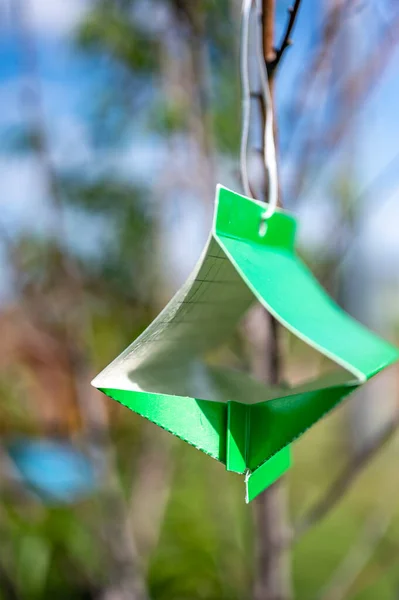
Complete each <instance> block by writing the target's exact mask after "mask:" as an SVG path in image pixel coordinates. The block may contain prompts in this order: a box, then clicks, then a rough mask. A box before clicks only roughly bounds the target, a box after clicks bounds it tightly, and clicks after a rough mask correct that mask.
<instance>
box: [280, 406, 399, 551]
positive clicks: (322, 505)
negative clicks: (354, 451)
mask: <svg viewBox="0 0 399 600" xmlns="http://www.w3.org/2000/svg"><path fill="white" fill-rule="evenodd" d="M398 427H399V415H397V416H396V417H395V418H394V419H393V420H392V421H391V422H390V423H389V424H388V425H386V426H385V427H384V429H383V430H382V431H381V433H380V434H379V435H378V436H377V437H376V438H375V439H374V440H373V441H372V442H371V443H370V444H369V445H368V446H366V448H365V449H364V450H362V451H361V452H360V453H358V455H357V456H354V458H353V459H352V460H351V461H350V462H349V463H348V465H347V466H346V467H345V468H344V469H343V471H342V473H340V474H339V475H338V477H337V478H336V479H335V480H334V481H333V483H332V484H331V485H330V487H329V488H328V490H327V491H326V492H325V494H324V495H323V496H322V498H321V499H320V500H319V501H318V502H316V503H315V504H314V505H313V506H312V507H311V508H310V510H309V511H308V512H307V513H306V514H305V515H304V516H303V517H302V518H301V519H299V521H298V522H297V524H296V525H295V526H294V528H293V534H292V537H291V540H290V542H291V543H295V542H297V541H298V539H299V538H301V537H302V536H303V535H305V534H306V533H307V532H308V531H309V529H311V528H312V527H313V526H314V525H316V524H317V523H318V522H319V521H321V520H322V519H324V517H326V516H327V515H328V514H329V513H330V511H331V510H332V509H333V508H335V506H336V505H337V504H338V502H339V501H340V500H341V499H342V498H343V496H344V495H345V493H346V492H347V491H348V490H349V489H350V488H351V486H352V485H353V484H354V482H355V481H356V479H357V477H358V476H359V475H360V474H361V473H362V471H363V470H364V469H365V467H367V466H368V464H369V463H370V461H371V460H372V459H373V458H374V456H375V455H376V454H377V453H378V452H379V451H380V450H381V448H382V447H383V446H384V445H385V444H386V443H387V442H388V441H389V440H390V439H391V438H392V437H393V435H394V434H395V433H396V431H397V429H398Z"/></svg>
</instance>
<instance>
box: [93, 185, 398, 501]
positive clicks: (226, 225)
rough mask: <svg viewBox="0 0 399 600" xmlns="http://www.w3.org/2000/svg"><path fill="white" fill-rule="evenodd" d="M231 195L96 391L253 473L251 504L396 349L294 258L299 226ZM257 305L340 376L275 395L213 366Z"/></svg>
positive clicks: (220, 198) (230, 466) (220, 193)
mask: <svg viewBox="0 0 399 600" xmlns="http://www.w3.org/2000/svg"><path fill="white" fill-rule="evenodd" d="M264 210H265V205H264V204H261V203H258V202H256V201H254V200H250V199H248V198H246V197H244V196H241V195H239V194H236V193H234V192H232V191H231V190H228V189H227V188H225V187H223V186H218V188H217V192H216V209H215V217H214V224H213V229H212V233H211V236H210V239H209V241H208V244H207V246H206V248H205V250H204V252H203V254H202V256H201V258H200V260H199V262H198V264H197V266H196V268H195V269H194V271H193V273H192V274H191V276H190V277H189V279H188V280H187V282H186V283H185V284H184V285H183V287H182V288H181V289H180V290H179V291H178V292H177V294H176V295H175V296H174V298H173V299H172V300H171V301H170V302H169V304H168V305H167V306H166V308H165V309H164V310H163V311H162V312H161V313H160V315H159V316H158V317H157V318H156V319H155V320H154V321H153V323H151V325H150V326H149V327H148V328H147V329H146V331H144V333H143V334H142V335H141V336H140V337H139V338H137V339H136V340H135V341H134V342H133V344H132V345H131V346H129V347H128V348H127V349H126V350H125V351H124V352H123V353H122V354H121V355H120V356H119V357H118V358H117V359H116V360H114V361H113V362H112V363H111V364H110V365H109V366H108V367H107V368H106V369H105V370H104V371H102V373H100V374H99V375H98V376H97V377H96V378H95V379H94V381H93V385H94V386H95V387H96V388H98V389H99V390H101V391H102V392H104V393H105V394H107V395H108V396H110V397H111V398H114V399H115V400H117V401H118V402H120V403H122V404H123V405H124V406H127V407H128V408H130V409H131V410H133V411H134V412H136V413H138V414H139V415H141V416H143V417H145V418H147V419H149V420H150V421H152V422H153V423H155V424H156V425H159V426H160V427H162V428H164V429H166V430H167V431H169V432H170V433H172V434H174V435H176V436H177V437H179V438H181V439H182V440H184V441H186V442H188V443H189V444H192V445H193V446H195V447H196V448H198V449H199V450H202V451H203V452H205V453H206V454H209V455H210V456H212V457H213V458H215V459H217V460H219V461H221V462H222V463H224V464H225V465H226V468H227V470H229V471H234V472H237V473H241V474H245V485H246V500H247V502H248V501H250V500H252V499H253V498H254V497H256V496H257V495H258V494H259V493H260V492H262V491H263V490H264V489H265V488H266V487H268V486H269V485H271V484H272V483H273V482H274V481H276V480H277V479H278V478H279V477H280V476H281V475H282V474H283V473H284V472H285V471H286V470H287V469H288V467H289V465H290V443H291V442H293V441H294V440H295V439H296V438H297V437H298V436H300V435H301V434H302V433H304V432H305V431H306V430H307V429H308V428H309V427H310V426H311V425H313V424H314V423H316V422H317V421H318V420H319V419H320V418H321V417H322V416H323V415H324V414H326V413H327V412H328V411H330V410H331V409H332V408H333V407H334V406H335V405H336V404H337V403H338V402H340V401H341V400H342V399H343V398H345V397H346V396H348V395H349V394H350V393H351V392H353V391H354V390H355V389H356V388H357V387H359V386H360V385H362V384H363V383H365V382H366V380H368V379H369V378H370V377H373V376H374V375H376V374H377V373H378V372H379V371H381V370H382V369H384V368H385V367H387V366H388V365H390V364H392V363H393V362H395V361H396V360H397V359H398V358H399V353H398V350H397V349H396V348H395V347H393V346H391V345H390V344H388V343H386V342H385V341H383V340H381V339H380V338H379V337H377V336H376V335H374V334H373V333H371V332H370V331H368V330H367V329H366V328H365V327H363V326H362V325H360V324H359V323H357V322H356V321H355V320H353V319H352V318H351V317H349V316H348V315H347V314H346V313H345V312H344V311H342V310H341V309H340V308H339V307H338V306H337V305H336V304H335V303H334V301H333V300H332V299H331V298H330V297H329V296H328V295H327V294H326V292H325V291H324V290H323V288H322V287H321V286H320V285H319V283H318V282H317V281H316V279H315V278H314V277H313V275H312V273H311V272H310V271H309V270H308V269H307V267H306V266H305V265H304V264H303V262H302V261H301V260H300V259H299V257H298V255H297V254H296V252H295V248H294V243H295V231H296V222H295V219H294V218H293V217H292V216H291V215H289V214H288V213H286V212H284V211H282V210H278V211H277V212H275V213H274V215H273V216H271V217H270V218H269V219H268V220H267V223H266V227H261V223H262V214H263V213H264ZM255 301H258V302H260V303H261V304H262V305H263V306H264V307H265V308H266V309H267V310H268V311H269V312H270V313H271V314H272V315H273V316H274V317H275V318H276V319H277V320H278V321H279V322H280V323H281V324H282V325H283V326H284V327H286V328H287V329H289V330H290V331H291V332H292V333H293V334H295V335H296V336H297V337H298V338H301V339H302V340H303V341H305V342H306V343H307V344H309V345H310V346H312V347H313V348H315V349H316V350H318V351H319V352H320V353H321V354H323V355H325V356H327V357H328V358H329V359H331V360H332V361H334V362H335V363H336V364H337V366H339V367H340V369H337V372H336V373H333V374H330V375H328V376H324V377H319V378H317V379H315V380H312V381H310V382H308V383H306V384H305V385H301V386H297V387H293V388H288V387H284V388H283V387H266V386H265V385H264V384H262V383H260V382H258V381H255V380H254V379H253V378H252V377H250V376H249V375H248V374H246V373H242V372H238V371H234V370H232V369H226V368H218V367H214V366H210V365H209V364H207V356H209V353H210V352H211V351H212V350H214V349H216V348H218V347H219V346H221V345H222V344H223V342H225V341H226V340H227V339H229V337H230V336H231V335H232V334H233V332H234V330H235V328H236V327H237V324H238V323H239V321H240V320H241V319H242V317H243V315H244V314H245V313H246V312H247V310H248V309H249V308H250V306H251V305H252V304H253V303H254V302H255Z"/></svg>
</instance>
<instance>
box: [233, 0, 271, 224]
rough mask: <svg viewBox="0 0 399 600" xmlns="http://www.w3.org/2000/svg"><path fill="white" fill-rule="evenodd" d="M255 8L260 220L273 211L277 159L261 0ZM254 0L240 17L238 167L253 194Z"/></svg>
mask: <svg viewBox="0 0 399 600" xmlns="http://www.w3.org/2000/svg"><path fill="white" fill-rule="evenodd" d="M255 3H256V4H255V8H256V17H257V19H256V57H257V68H258V75H259V81H260V85H261V93H262V98H263V103H264V106H265V128H264V132H263V159H264V164H265V168H266V172H267V175H268V194H267V204H268V206H267V208H266V210H265V212H264V213H263V215H262V220H267V219H269V218H270V217H271V216H272V215H273V214H274V212H275V210H276V208H277V203H278V184H277V160H276V148H275V143H274V126H273V106H272V97H271V92H270V87H269V79H268V74H267V68H266V64H265V59H264V55H263V39H262V27H261V23H262V2H261V0H255ZM253 7H254V0H243V5H242V20H241V48H240V70H241V87H242V130H241V146H240V169H241V179H242V184H243V188H244V193H245V194H246V195H247V196H249V197H251V198H254V195H253V193H252V190H251V186H250V182H249V175H248V144H249V130H250V125H251V112H252V111H251V96H252V93H251V83H250V76H249V62H250V57H249V42H250V30H251V15H252V10H253Z"/></svg>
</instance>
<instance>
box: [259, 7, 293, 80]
mask: <svg viewBox="0 0 399 600" xmlns="http://www.w3.org/2000/svg"><path fill="white" fill-rule="evenodd" d="M300 5H301V0H295V2H294V5H293V6H291V7H290V8H289V9H288V14H289V18H288V22H287V27H286V30H285V33H284V36H283V39H282V41H281V44H280V48H279V49H278V50H276V56H275V58H274V59H273V60H272V61H271V62H269V63H268V66H267V69H268V72H269V76H271V75H273V74H274V72H275V70H276V69H277V67H278V65H279V63H280V61H281V59H282V57H283V54H284V52H285V51H286V50H287V48H288V47H289V46H291V45H292V39H291V33H292V31H293V29H294V26H295V23H296V20H297V16H298V10H299V7H300Z"/></svg>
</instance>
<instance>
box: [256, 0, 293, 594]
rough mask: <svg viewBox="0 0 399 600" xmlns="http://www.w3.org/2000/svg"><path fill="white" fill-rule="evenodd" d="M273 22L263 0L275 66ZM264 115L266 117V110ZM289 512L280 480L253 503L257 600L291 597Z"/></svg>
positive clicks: (260, 372) (273, 349)
mask: <svg viewBox="0 0 399 600" xmlns="http://www.w3.org/2000/svg"><path fill="white" fill-rule="evenodd" d="M274 20H275V0H262V29H263V52H264V57H265V61H266V63H272V62H273V60H274V59H275V49H274ZM262 114H263V118H265V116H266V110H263V111H262ZM263 126H264V123H263ZM257 321H258V323H257V339H258V342H259V340H260V341H261V344H260V347H259V345H258V347H257V348H256V346H255V348H254V350H255V356H256V360H255V361H254V362H253V363H252V371H253V374H254V376H255V377H257V378H258V379H260V380H262V381H264V382H265V383H267V384H272V385H276V384H277V383H278V382H279V380H280V377H281V364H280V351H279V335H278V324H277V322H276V321H275V319H274V318H273V317H271V315H269V314H268V313H267V312H266V311H265V310H263V309H262V310H261V311H260V313H259V314H258V316H257ZM262 338H263V339H262ZM286 513H287V509H286V490H285V482H284V479H280V480H279V481H277V482H276V483H275V484H274V485H272V486H271V487H269V488H268V489H267V490H265V491H264V492H263V493H262V494H261V495H260V496H258V498H256V499H255V501H254V526H255V559H256V572H255V581H254V594H253V595H254V599H255V600H289V598H290V597H291V582H290V567H289V560H288V553H287V551H286V550H285V549H284V539H285V536H286V533H287V531H286V530H287V514H286Z"/></svg>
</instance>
